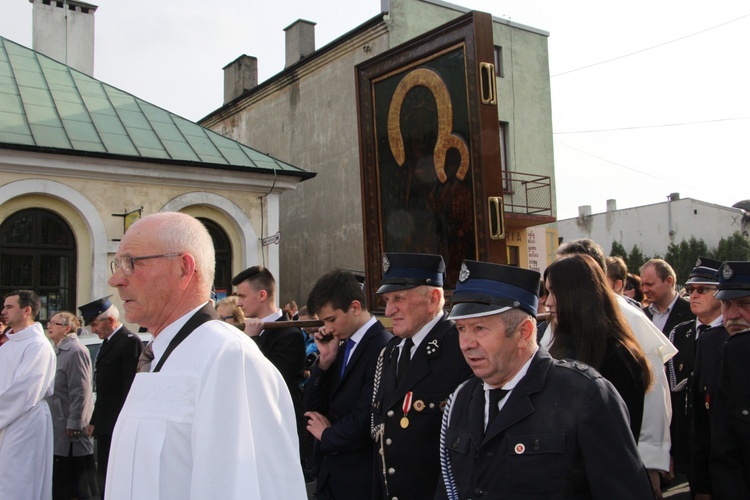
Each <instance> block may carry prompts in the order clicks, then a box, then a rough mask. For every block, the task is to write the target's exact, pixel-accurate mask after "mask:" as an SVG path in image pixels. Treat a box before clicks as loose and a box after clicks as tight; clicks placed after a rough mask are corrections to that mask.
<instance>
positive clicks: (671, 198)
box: [667, 193, 680, 201]
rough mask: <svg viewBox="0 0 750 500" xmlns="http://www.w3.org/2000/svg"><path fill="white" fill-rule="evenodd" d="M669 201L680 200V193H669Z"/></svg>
mask: <svg viewBox="0 0 750 500" xmlns="http://www.w3.org/2000/svg"><path fill="white" fill-rule="evenodd" d="M667 198H668V199H669V201H680V193H669V196H668V197H667Z"/></svg>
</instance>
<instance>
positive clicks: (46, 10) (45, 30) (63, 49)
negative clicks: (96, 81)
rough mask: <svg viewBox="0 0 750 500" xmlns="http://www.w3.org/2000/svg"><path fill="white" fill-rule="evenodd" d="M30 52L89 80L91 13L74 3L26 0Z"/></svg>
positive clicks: (88, 7)
mask: <svg viewBox="0 0 750 500" xmlns="http://www.w3.org/2000/svg"><path fill="white" fill-rule="evenodd" d="M29 2H31V3H32V4H34V7H33V11H32V38H31V39H32V48H33V49H34V50H36V51H37V52H41V53H42V54H44V55H46V56H48V57H51V58H52V59H56V60H58V61H60V62H61V63H63V64H67V65H68V66H70V67H71V68H74V69H77V70H78V71H80V72H82V73H86V74H87V75H89V76H93V75H94V12H96V9H97V6H96V5H92V4H90V3H85V2H79V1H78V0H29Z"/></svg>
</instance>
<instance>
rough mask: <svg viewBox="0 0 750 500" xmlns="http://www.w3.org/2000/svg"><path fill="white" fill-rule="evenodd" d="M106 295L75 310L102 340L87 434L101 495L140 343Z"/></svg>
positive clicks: (95, 372)
mask: <svg viewBox="0 0 750 500" xmlns="http://www.w3.org/2000/svg"><path fill="white" fill-rule="evenodd" d="M109 297H111V295H108V296H106V297H102V298H101V299H97V300H95V301H93V302H89V303H88V304H85V305H83V306H81V307H79V308H78V310H79V311H80V312H81V317H83V321H84V323H85V324H86V326H89V327H91V333H94V334H95V335H97V336H98V337H99V338H100V339H102V345H101V346H100V347H99V351H97V353H96V358H95V359H94V363H93V364H94V388H95V390H96V404H95V405H94V414H93V416H92V417H91V423H90V424H89V426H88V427H87V428H86V433H87V434H88V435H89V436H91V435H94V436H95V437H96V442H97V459H98V464H97V475H98V479H99V488H100V489H101V491H102V493H104V488H105V486H106V482H107V463H108V460H109V448H110V445H111V443H112V431H114V428H115V422H117V416H118V415H119V414H120V410H121V409H122V405H123V404H125V398H127V397H128V391H130V386H131V385H132V383H133V378H135V373H136V370H137V368H138V357H139V356H140V354H141V351H142V350H143V342H141V339H140V338H138V335H135V334H134V333H133V332H131V331H130V330H128V328H127V327H126V326H125V325H123V324H122V323H121V322H120V311H119V310H118V309H117V307H115V306H114V305H112V302H110V300H109Z"/></svg>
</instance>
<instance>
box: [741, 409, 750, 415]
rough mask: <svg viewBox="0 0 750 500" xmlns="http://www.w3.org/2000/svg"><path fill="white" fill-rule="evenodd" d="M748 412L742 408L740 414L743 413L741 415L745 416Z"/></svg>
mask: <svg viewBox="0 0 750 500" xmlns="http://www.w3.org/2000/svg"><path fill="white" fill-rule="evenodd" d="M748 413H750V411H747V410H742V414H743V415H745V416H747V414H748Z"/></svg>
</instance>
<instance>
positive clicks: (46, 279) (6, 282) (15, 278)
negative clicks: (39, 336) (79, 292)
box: [0, 208, 76, 321]
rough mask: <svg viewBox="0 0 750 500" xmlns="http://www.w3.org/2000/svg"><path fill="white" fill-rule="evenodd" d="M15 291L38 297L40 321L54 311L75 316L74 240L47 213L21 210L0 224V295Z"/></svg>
mask: <svg viewBox="0 0 750 500" xmlns="http://www.w3.org/2000/svg"><path fill="white" fill-rule="evenodd" d="M18 289H25V290H33V291H35V292H36V293H38V294H39V296H40V297H41V299H42V309H41V311H40V312H39V318H38V319H39V321H46V320H47V319H49V318H51V317H52V316H53V315H54V314H56V313H57V311H62V310H67V311H71V312H73V313H74V314H75V313H76V309H75V308H76V301H75V300H76V240H75V237H74V235H73V231H72V230H71V229H70V226H68V224H67V223H66V222H65V220H64V219H63V218H62V217H60V216H59V215H57V214H55V213H53V212H50V211H49V210H42V209H37V208H34V209H27V210H21V211H19V212H16V213H14V214H13V215H11V216H10V217H8V218H7V219H5V221H3V223H2V224H0V294H2V295H3V296H4V295H5V294H7V293H9V292H11V291H13V290H18Z"/></svg>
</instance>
